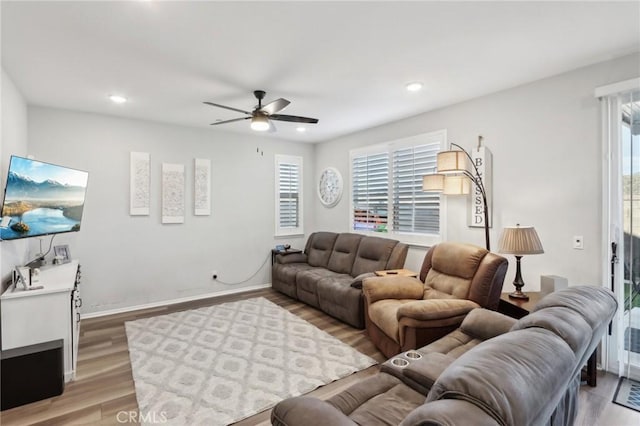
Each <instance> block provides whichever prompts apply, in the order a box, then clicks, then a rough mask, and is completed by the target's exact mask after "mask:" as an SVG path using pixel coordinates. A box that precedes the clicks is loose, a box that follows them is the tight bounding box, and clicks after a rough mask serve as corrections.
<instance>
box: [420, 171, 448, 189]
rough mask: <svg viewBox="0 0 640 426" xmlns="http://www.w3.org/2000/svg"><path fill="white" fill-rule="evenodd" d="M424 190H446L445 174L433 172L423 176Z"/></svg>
mask: <svg viewBox="0 0 640 426" xmlns="http://www.w3.org/2000/svg"><path fill="white" fill-rule="evenodd" d="M422 190H423V191H431V192H442V191H443V190H444V175H439V174H433V175H424V176H422Z"/></svg>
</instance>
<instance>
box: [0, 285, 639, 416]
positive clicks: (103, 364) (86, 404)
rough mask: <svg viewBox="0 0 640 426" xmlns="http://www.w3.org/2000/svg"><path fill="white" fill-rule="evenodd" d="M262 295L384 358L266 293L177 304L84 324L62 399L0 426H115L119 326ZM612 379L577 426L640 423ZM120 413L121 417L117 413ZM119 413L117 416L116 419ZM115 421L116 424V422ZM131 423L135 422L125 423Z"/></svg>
mask: <svg viewBox="0 0 640 426" xmlns="http://www.w3.org/2000/svg"><path fill="white" fill-rule="evenodd" d="M258 296H262V297H265V298H267V299H269V300H270V301H272V302H274V303H276V304H278V305H280V306H282V307H283V308H285V309H288V310H289V311H290V312H292V313H294V314H296V315H298V316H299V317H301V318H303V319H305V320H306V321H308V322H310V323H311V324H313V325H315V326H316V327H318V328H320V329H322V330H325V331H326V332H327V333H329V334H331V335H333V336H335V337H337V338H338V339H340V340H342V341H343V342H345V343H347V344H349V345H351V346H352V347H354V348H356V349H357V350H359V351H360V352H362V353H364V354H366V355H369V356H370V357H372V358H374V359H376V360H377V361H379V362H382V361H384V359H385V358H384V356H383V355H382V354H381V353H380V352H379V351H378V350H377V349H376V348H375V346H373V344H372V343H371V342H370V341H369V339H368V338H367V336H366V335H365V333H364V331H363V330H356V329H354V328H352V327H350V326H348V325H346V324H344V323H342V322H340V321H338V320H336V319H334V318H331V317H329V316H328V315H326V314H324V313H322V312H320V311H318V310H316V309H314V308H312V307H309V306H307V305H305V304H303V303H299V302H297V301H295V300H293V299H291V298H289V297H287V296H285V295H282V294H280V293H278V292H276V291H273V290H271V289H265V290H258V291H252V292H247V293H243V294H238V295H232V296H223V297H218V298H214V299H204V300H199V301H194V302H187V303H181V304H177V305H171V306H168V307H162V308H154V309H146V310H142V311H136V312H130V313H125V314H118V315H111V316H108V317H102V318H94V319H88V320H83V321H82V325H81V333H80V348H79V355H78V366H77V374H76V380H75V381H73V382H70V383H67V385H66V387H65V391H64V393H63V394H62V395H60V396H58V397H55V398H50V399H46V400H43V401H39V402H35V403H33V404H28V405H25V406H22V407H17V408H14V409H11V410H7V411H3V412H1V413H0V423H1V424H2V425H3V426H10V425H98V424H100V425H115V424H123V422H122V420H123V419H125V418H126V417H127V416H128V413H129V412H131V413H135V411H136V410H137V401H136V396H135V389H134V385H133V377H132V375H131V364H130V362H129V352H128V349H127V338H126V334H125V329H124V322H125V321H131V320H135V319H139V318H146V317H150V316H155V315H163V314H168V313H171V312H176V311H181V310H186V309H195V308H199V307H202V306H209V305H213V304H218V303H224V302H231V301H235V300H240V299H246V298H250V297H258ZM377 371H378V367H377V366H374V367H370V368H368V369H366V370H363V371H360V372H358V373H356V374H353V375H351V376H349V377H346V378H344V379H341V380H338V381H335V382H333V383H331V384H329V385H326V386H323V387H321V388H319V389H316V390H315V391H313V392H312V393H311V395H314V396H317V397H318V398H322V399H325V398H328V397H330V396H331V395H334V394H336V393H338V392H341V391H342V390H343V389H346V388H348V387H349V386H351V384H353V383H354V382H356V381H358V380H360V379H362V378H364V377H367V376H370V375H373V374H376V373H377ZM616 385H617V377H615V376H614V375H611V374H604V373H600V376H599V377H598V387H596V388H590V387H588V386H586V385H585V386H583V387H582V388H581V390H580V405H579V407H580V409H579V413H578V419H577V421H576V425H580V426H587V425H601V426H626V425H637V424H640V413H638V412H636V411H632V410H630V409H627V408H624V407H620V406H618V405H615V404H613V403H611V399H612V398H613V393H614V392H615V388H616ZM123 412H124V414H122V413H123ZM118 413H121V414H118ZM269 415H270V410H267V411H264V412H262V413H259V414H257V415H255V416H252V417H249V418H248V419H245V420H243V421H241V422H239V423H237V425H238V426H252V425H268V424H270V422H269ZM118 419H120V420H121V421H120V422H118ZM126 423H127V424H132V423H135V422H126Z"/></svg>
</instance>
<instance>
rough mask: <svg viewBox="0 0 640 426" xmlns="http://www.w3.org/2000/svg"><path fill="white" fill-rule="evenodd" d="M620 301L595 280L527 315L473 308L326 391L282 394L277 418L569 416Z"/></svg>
mask: <svg viewBox="0 0 640 426" xmlns="http://www.w3.org/2000/svg"><path fill="white" fill-rule="evenodd" d="M616 309H617V302H616V299H615V296H614V295H613V293H611V292H610V291H609V290H607V289H605V288H601V287H589V286H583V287H570V288H568V289H565V290H561V291H558V292H555V293H552V294H550V295H548V296H546V297H545V298H543V299H542V300H541V301H540V302H539V303H538V304H537V306H536V307H535V308H534V310H533V311H532V313H531V314H529V315H527V316H525V317H523V318H522V319H520V320H515V319H512V318H510V317H507V316H504V315H502V314H499V313H497V312H494V311H489V310H486V309H480V308H478V309H474V310H473V311H471V313H469V315H467V317H466V318H465V320H464V321H463V322H462V325H461V326H460V328H458V329H456V330H455V331H453V332H451V333H449V334H448V335H446V336H445V337H443V338H441V339H439V340H437V341H435V342H433V343H431V344H429V345H427V346H425V347H423V348H420V349H418V350H415V351H408V352H404V353H402V354H400V355H397V356H396V357H394V358H392V359H390V360H388V361H386V362H385V363H384V364H383V365H382V367H381V372H380V373H378V374H377V375H375V376H371V377H368V378H366V379H364V380H362V381H360V382H358V383H356V384H354V385H353V386H351V387H350V388H348V389H346V390H344V391H342V392H340V393H339V394H337V395H334V396H332V397H331V398H329V399H328V400H326V401H322V400H319V399H317V398H313V397H308V396H301V397H295V398H290V399H287V400H284V401H282V402H280V403H278V404H277V405H276V406H275V407H274V408H273V411H272V413H271V423H272V424H274V425H278V426H295V425H304V426H314V425H328V424H331V425H351V426H354V425H367V426H375V425H397V424H400V425H401V426H409V425H411V426H414V425H431V426H437V425H442V426H444V425H447V426H450V425H487V426H498V425H499V426H534V425H536V426H537V425H552V426H564V425H571V424H573V423H574V421H575V419H576V415H577V404H578V392H579V388H580V380H581V379H580V373H581V369H582V367H583V365H584V364H585V362H586V361H587V359H588V358H589V356H590V355H591V353H592V352H593V351H594V349H595V348H596V347H597V346H598V344H599V343H600V340H601V339H602V336H603V335H604V333H605V332H606V330H607V327H608V324H609V322H610V321H611V319H612V318H613V316H614V314H615V312H616ZM416 354H417V355H416Z"/></svg>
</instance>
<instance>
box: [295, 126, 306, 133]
mask: <svg viewBox="0 0 640 426" xmlns="http://www.w3.org/2000/svg"><path fill="white" fill-rule="evenodd" d="M296 130H297V131H298V132H300V133H304V132H306V131H307V128H306V127H302V126H298V127H296Z"/></svg>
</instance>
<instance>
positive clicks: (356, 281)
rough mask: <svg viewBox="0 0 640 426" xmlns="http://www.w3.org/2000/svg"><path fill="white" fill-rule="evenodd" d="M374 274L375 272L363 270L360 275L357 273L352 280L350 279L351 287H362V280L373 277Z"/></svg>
mask: <svg viewBox="0 0 640 426" xmlns="http://www.w3.org/2000/svg"><path fill="white" fill-rule="evenodd" d="M375 276H376V273H375V272H365V273H362V274H360V275H358V276H357V277H355V278H354V279H353V280H352V281H351V287H353V288H362V282H363V281H364V280H365V279H366V278H373V277H375Z"/></svg>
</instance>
